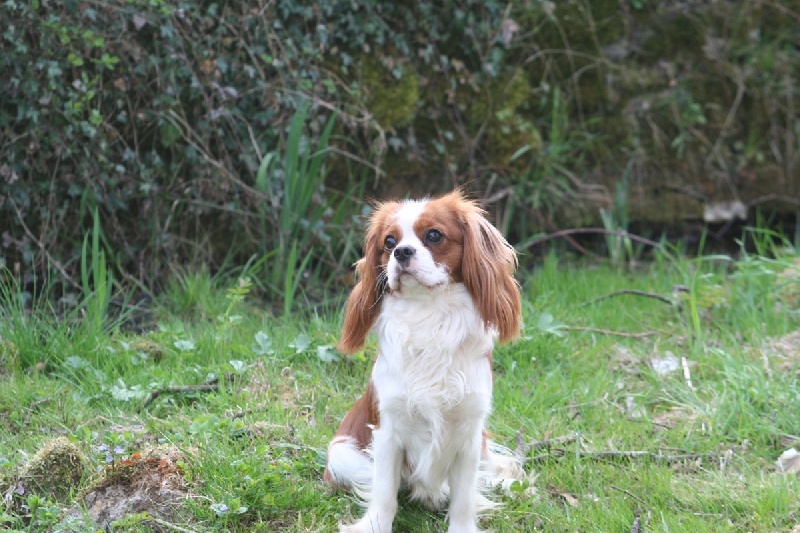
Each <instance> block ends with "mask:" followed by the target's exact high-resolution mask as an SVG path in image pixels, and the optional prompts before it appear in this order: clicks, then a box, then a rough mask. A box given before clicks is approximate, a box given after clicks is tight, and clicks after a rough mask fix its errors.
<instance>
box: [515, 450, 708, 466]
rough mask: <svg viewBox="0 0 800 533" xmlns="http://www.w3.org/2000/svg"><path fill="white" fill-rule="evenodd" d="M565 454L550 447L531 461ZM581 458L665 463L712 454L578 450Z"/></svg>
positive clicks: (703, 457) (563, 451) (540, 460)
mask: <svg viewBox="0 0 800 533" xmlns="http://www.w3.org/2000/svg"><path fill="white" fill-rule="evenodd" d="M566 455H567V450H564V449H561V448H551V449H550V450H549V451H548V452H547V453H542V454H539V455H535V456H533V457H531V459H530V462H531V463H541V462H543V461H547V460H552V459H560V458H562V457H564V456H566ZM577 455H580V457H581V459H597V460H609V459H626V460H630V461H634V460H640V459H641V460H649V461H654V462H662V463H667V464H673V463H679V462H682V461H695V460H697V459H712V458H713V457H714V454H711V453H681V454H665V453H662V452H657V453H654V452H648V451H645V450H630V451H613V452H612V451H607V452H588V451H580V452H578V454H577Z"/></svg>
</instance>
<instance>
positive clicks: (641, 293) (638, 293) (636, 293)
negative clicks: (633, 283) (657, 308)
mask: <svg viewBox="0 0 800 533" xmlns="http://www.w3.org/2000/svg"><path fill="white" fill-rule="evenodd" d="M626 294H630V295H633V296H642V297H644V298H652V299H654V300H658V301H659V302H664V303H665V304H667V305H670V306H674V305H677V304H676V302H675V300H673V299H672V298H669V297H667V296H663V295H661V294H656V293H654V292H647V291H640V290H636V289H622V290H619V291H614V292H612V293H609V294H606V295H604V296H600V297H599V298H595V299H594V300H589V301H588V302H585V303H583V304H581V307H584V306H587V305H593V304H596V303H597V302H602V301H603V300H607V299H608V298H613V297H615V296H623V295H626Z"/></svg>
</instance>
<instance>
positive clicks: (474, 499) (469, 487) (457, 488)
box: [447, 435, 481, 533]
mask: <svg viewBox="0 0 800 533" xmlns="http://www.w3.org/2000/svg"><path fill="white" fill-rule="evenodd" d="M472 441H473V442H470V443H469V444H467V445H465V446H464V447H463V448H462V449H461V450H460V451H459V452H458V454H457V455H456V457H455V460H454V461H453V466H452V468H451V470H450V478H449V483H450V509H449V517H450V527H449V528H448V530H447V531H448V533H476V532H477V531H478V525H477V520H478V510H477V505H478V468H479V467H480V460H481V440H480V435H478V436H477V438H475V439H472Z"/></svg>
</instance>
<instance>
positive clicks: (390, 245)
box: [383, 235, 397, 252]
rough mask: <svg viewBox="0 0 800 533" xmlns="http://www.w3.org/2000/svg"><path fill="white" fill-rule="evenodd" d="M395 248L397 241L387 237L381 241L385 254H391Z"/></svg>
mask: <svg viewBox="0 0 800 533" xmlns="http://www.w3.org/2000/svg"><path fill="white" fill-rule="evenodd" d="M395 246H397V239H395V238H394V237H392V236H391V235H389V236H388V237H386V238H385V239H384V240H383V247H384V248H385V249H386V251H387V252H391V251H392V250H394V248H395Z"/></svg>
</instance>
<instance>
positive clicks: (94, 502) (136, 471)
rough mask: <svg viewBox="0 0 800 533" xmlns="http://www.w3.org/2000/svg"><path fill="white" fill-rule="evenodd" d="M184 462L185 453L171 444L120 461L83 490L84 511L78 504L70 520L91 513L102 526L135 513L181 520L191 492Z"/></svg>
mask: <svg viewBox="0 0 800 533" xmlns="http://www.w3.org/2000/svg"><path fill="white" fill-rule="evenodd" d="M185 462H186V456H185V455H184V453H183V452H182V451H181V450H179V449H177V448H172V447H156V448H153V449H151V450H149V451H147V452H144V453H141V454H138V453H136V454H133V455H131V456H130V458H126V459H122V460H119V461H117V462H116V463H114V464H113V465H112V466H109V467H108V468H107V469H106V470H105V472H103V474H102V475H101V477H100V478H99V479H98V480H97V481H96V482H95V483H93V484H92V486H90V487H89V488H88V489H87V490H86V491H84V496H83V498H82V499H83V504H84V506H85V510H84V507H83V506H80V505H78V506H75V507H73V508H72V509H71V510H70V511H69V513H68V516H67V519H70V518H72V519H75V518H78V517H85V516H86V514H88V516H89V518H90V519H91V521H92V522H93V523H94V524H95V525H96V526H97V527H100V528H102V529H108V528H109V527H113V525H114V523H115V522H118V521H120V520H122V519H124V518H126V517H128V516H130V515H133V514H142V513H146V514H147V515H149V516H150V517H153V518H155V519H159V520H164V521H168V522H173V521H176V520H180V516H181V510H182V509H183V504H184V502H185V500H186V499H187V498H189V497H191V495H192V494H191V490H190V489H191V487H190V484H189V483H188V482H187V481H186V479H185V477H184V473H183V467H184V466H183V465H185Z"/></svg>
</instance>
